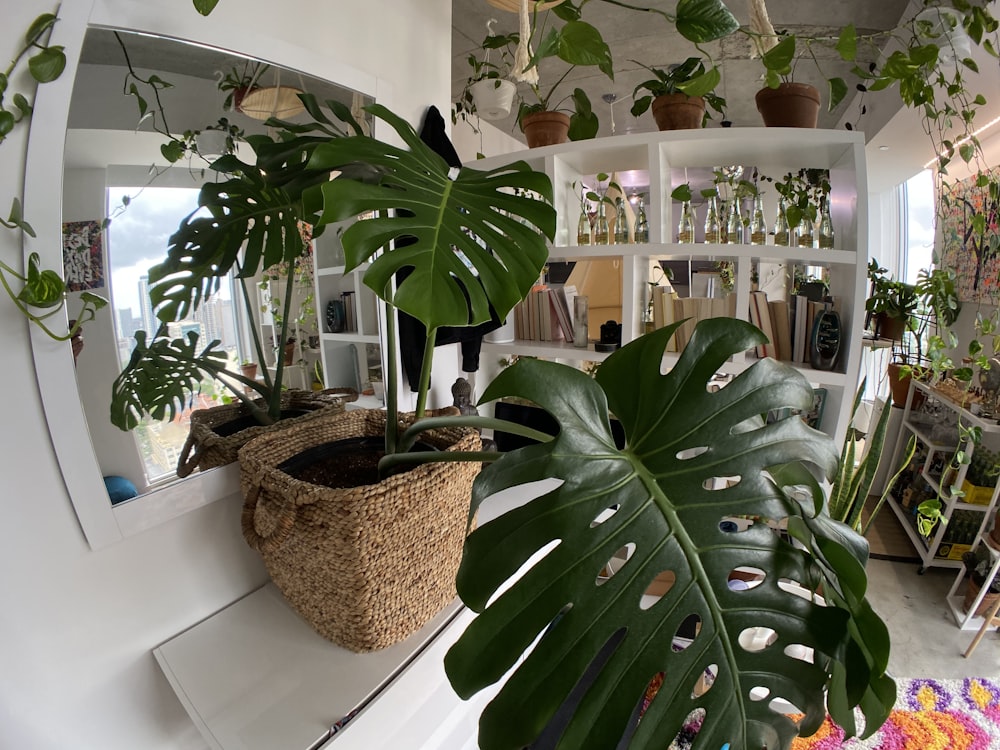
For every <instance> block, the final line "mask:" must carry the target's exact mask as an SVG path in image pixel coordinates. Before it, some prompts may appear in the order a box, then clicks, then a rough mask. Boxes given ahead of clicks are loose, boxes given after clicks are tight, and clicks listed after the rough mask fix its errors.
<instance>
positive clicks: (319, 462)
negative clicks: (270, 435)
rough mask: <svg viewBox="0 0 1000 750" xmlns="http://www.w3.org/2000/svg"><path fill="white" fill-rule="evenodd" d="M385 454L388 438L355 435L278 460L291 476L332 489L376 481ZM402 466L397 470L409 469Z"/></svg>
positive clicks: (423, 447)
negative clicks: (282, 460) (386, 439)
mask: <svg viewBox="0 0 1000 750" xmlns="http://www.w3.org/2000/svg"><path fill="white" fill-rule="evenodd" d="M414 450H415V451H432V450H435V448H434V446H432V445H428V444H426V443H417V445H416V447H415V448H414ZM384 455H385V439H384V438H383V437H382V436H377V437H353V438H345V439H344V440H335V441H333V442H330V443H323V444H322V445H316V446H313V447H312V448H307V449H306V450H304V451H302V452H301V453H297V454H296V455H294V456H292V457H291V458H289V459H288V460H287V461H284V462H282V463H280V464H278V467H277V468H278V470H279V471H283V472H284V473H286V474H288V475H289V476H290V477H293V478H295V479H298V480H299V481H302V482H309V483H310V484H318V485H321V486H323V487H330V488H332V489H340V488H348V487H364V486H366V485H369V484H377V483H378V482H379V481H380V479H381V477H379V474H378V462H379V460H381V458H382V456H384ZM407 468H410V467H408V466H401V467H400V468H399V469H398V470H397V471H406V469H407Z"/></svg>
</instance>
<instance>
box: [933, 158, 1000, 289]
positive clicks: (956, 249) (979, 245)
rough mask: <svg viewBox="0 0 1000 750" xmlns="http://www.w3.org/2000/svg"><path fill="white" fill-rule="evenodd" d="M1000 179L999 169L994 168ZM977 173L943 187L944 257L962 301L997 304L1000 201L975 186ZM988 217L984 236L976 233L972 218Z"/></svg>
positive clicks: (942, 232) (941, 211)
mask: <svg viewBox="0 0 1000 750" xmlns="http://www.w3.org/2000/svg"><path fill="white" fill-rule="evenodd" d="M990 176H991V179H993V180H997V179H1000V169H998V168H994V169H993V170H991V175H990ZM975 182H976V177H974V176H973V177H969V178H968V179H966V180H960V181H958V182H954V183H952V184H951V185H946V186H944V187H942V189H941V190H942V195H941V196H939V198H938V200H939V201H940V203H941V205H940V207H939V212H940V216H941V253H940V256H941V261H942V265H943V267H944V268H949V269H951V270H953V271H954V272H955V276H956V279H955V281H956V287H957V290H958V298H959V299H960V300H961V301H962V302H970V303H981V302H984V303H988V304H993V305H995V304H997V303H998V301H1000V242H998V240H1000V236H998V232H1000V201H997V200H991V199H990V196H989V190H988V188H984V187H976V185H975ZM976 216H982V217H983V219H984V220H985V226H986V232H985V237H981V236H977V235H978V233H977V232H975V231H974V226H973V221H974V219H975V217H976Z"/></svg>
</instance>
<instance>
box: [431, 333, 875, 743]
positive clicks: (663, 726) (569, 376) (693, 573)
mask: <svg viewBox="0 0 1000 750" xmlns="http://www.w3.org/2000/svg"><path fill="white" fill-rule="evenodd" d="M675 328H676V326H670V327H667V328H663V329H660V330H659V331H655V332H653V333H651V334H648V335H646V336H643V337H641V338H640V339H638V340H636V341H634V342H632V343H631V344H629V345H628V346H626V347H625V348H623V349H621V350H620V351H618V352H616V353H615V354H613V355H612V356H610V357H609V358H608V359H607V360H606V361H605V362H604V364H603V365H602V366H601V368H600V370H599V371H598V373H597V376H596V380H591V379H590V378H589V377H587V376H586V375H585V374H583V373H581V372H578V371H576V370H574V369H572V368H569V367H566V366H562V365H558V364H554V363H549V362H543V361H538V360H525V359H522V360H520V361H518V362H517V363H516V364H515V365H514V366H512V367H510V368H508V369H507V370H504V371H503V372H502V373H501V374H500V375H499V376H498V377H497V378H496V379H495V380H494V381H493V383H492V384H491V385H490V386H489V388H488V389H487V391H486V393H485V394H484V396H483V398H484V400H489V399H495V398H499V397H503V396H519V397H521V398H525V399H529V400H530V401H532V402H534V403H536V404H538V405H539V406H540V407H542V408H544V409H546V410H547V411H548V412H549V413H550V414H551V415H552V416H553V417H555V418H556V420H557V422H558V424H559V432H558V434H557V435H556V437H555V438H554V439H553V440H552V441H551V442H548V443H542V444H536V445H531V446H529V447H526V448H522V449H520V450H517V451H514V452H511V453H508V454H506V455H504V456H503V457H502V458H500V459H499V460H498V461H497V462H495V463H493V464H492V465H490V466H489V467H487V468H486V469H484V471H483V472H482V474H480V476H479V478H478V479H477V481H476V484H475V487H474V493H473V494H474V496H473V508H472V510H473V512H475V510H476V509H477V508H478V507H479V505H480V504H481V503H482V502H483V501H484V499H486V498H488V497H489V496H490V495H492V494H494V493H496V492H498V491H500V490H503V489H506V488H510V487H514V486H517V485H521V484H524V483H527V482H532V481H535V480H542V479H549V480H550V482H551V480H553V479H554V480H559V482H560V483H559V484H558V486H556V487H555V488H554V489H550V490H549V491H547V492H545V493H544V494H542V495H541V496H539V497H537V498H536V499H534V500H531V501H530V502H528V503H527V504H525V505H523V506H521V507H520V508H517V509H515V510H512V511H510V512H508V513H506V514H505V515H502V516H500V517H499V518H497V519H495V520H493V521H491V522H489V523H486V524H484V525H482V526H480V527H479V528H478V529H476V530H475V531H474V532H472V534H471V535H470V536H469V538H468V540H467V544H466V549H465V554H464V557H463V560H462V566H461V569H460V571H459V574H458V581H457V583H458V591H459V594H460V596H461V597H462V599H463V601H464V602H465V603H466V604H467V605H468V606H469V607H470V608H472V609H473V610H475V611H477V612H481V614H480V615H479V617H478V618H477V619H476V620H475V621H474V622H473V623H472V624H470V625H469V627H468V628H467V630H466V631H465V633H464V634H463V635H462V636H461V638H460V639H459V640H458V642H457V643H456V644H455V645H454V646H453V648H452V649H451V650H450V652H449V653H448V655H447V657H446V661H445V666H446V670H447V673H448V676H449V679H450V680H451V682H452V684H453V686H454V687H455V689H456V691H457V692H458V693H459V695H461V696H463V697H468V696H470V695H472V694H474V693H475V692H477V691H478V690H480V689H482V688H484V687H486V686H487V685H490V684H492V683H494V682H496V681H497V680H499V679H501V678H502V677H503V676H504V675H505V674H506V673H507V672H508V670H511V669H512V668H514V667H515V666H516V671H514V672H513V674H512V675H511V676H510V677H509V678H508V679H507V681H506V683H505V685H504V686H503V688H502V689H501V691H500V693H499V694H498V695H497V697H496V698H495V699H494V700H493V701H492V702H491V703H490V704H489V705H488V706H487V707H486V709H485V710H484V712H483V715H482V717H481V720H480V736H479V742H480V747H482V748H484V750H496V749H500V748H504V749H506V748H511V749H514V748H523V747H525V746H527V745H530V744H531V743H532V742H533V741H535V739H536V738H537V737H538V735H539V733H540V732H542V730H543V728H546V727H548V730H547V733H546V734H547V735H548V734H549V733H551V732H552V731H553V729H552V728H553V726H554V725H558V730H557V731H556V736H558V737H559V744H558V747H560V748H572V749H573V750H580V749H583V748H594V749H595V750H607V749H608V748H616V747H625V746H627V747H629V748H657V750H662V748H664V747H666V746H667V745H669V743H670V741H671V740H672V739H673V738H674V737H675V736H676V734H677V732H678V731H679V730H680V729H681V727H682V725H683V723H684V722H685V720H686V719H688V718H690V717H692V714H693V712H696V711H698V710H700V711H703V712H704V719H703V723H702V725H701V730H700V733H699V735H698V738H697V740H696V744H695V747H697V748H712V749H713V750H714V749H717V748H720V747H723V745H724V744H725V743H727V742H728V743H729V746H730V747H731V748H733V749H735V748H753V749H754V750H757V748H761V747H767V748H776V747H786V746H787V745H788V743H789V742H790V741H791V739H792V737H793V736H794V735H795V734H796V733H799V732H801V733H803V734H810V733H812V732H814V731H815V730H816V729H817V728H818V727H819V725H820V723H821V722H822V720H823V718H824V716H825V714H826V711H827V709H829V710H830V711H831V713H832V715H833V716H834V718H835V719H836V720H842V721H843V722H844V723H843V725H844V726H845V727H848V728H851V727H853V722H852V720H850V719H849V717H845V716H844V714H845V713H848V714H849V713H850V710H851V707H852V706H854V705H858V704H860V705H861V706H862V708H863V709H864V710H865V712H866V714H867V716H868V719H869V724H868V726H867V727H866V731H869V732H871V731H874V729H875V728H876V727H877V726H878V725H879V724H880V723H881V722H882V721H884V719H885V716H886V715H887V713H888V707H889V706H891V705H892V701H893V699H894V685H893V683H892V681H891V679H889V678H887V677H885V675H884V670H885V661H886V659H887V654H888V640H887V637H886V636H885V627H884V625H883V624H882V623H881V621H880V620H879V619H878V617H877V616H876V615H875V614H874V612H872V611H871V608H870V607H869V606H868V604H867V602H866V601H865V599H864V590H865V584H866V579H865V573H864V563H865V560H866V558H867V545H866V544H865V543H864V541H863V540H862V539H861V537H858V536H857V535H856V534H854V532H852V531H851V530H850V529H849V528H847V527H846V526H844V525H843V524H839V523H836V522H833V521H832V520H831V519H830V518H829V516H826V515H825V512H824V509H823V498H822V493H821V492H820V491H819V485H818V484H817V482H816V479H815V477H814V476H813V472H817V471H818V472H819V473H820V474H821V475H829V474H830V473H831V472H832V471H833V469H834V468H835V467H836V464H837V454H836V451H835V449H834V446H833V443H832V441H831V440H830V439H829V438H828V437H827V436H826V435H824V434H823V433H820V432H818V431H815V430H812V429H810V428H809V427H807V426H806V425H805V423H804V422H803V421H802V420H801V419H799V418H797V417H789V418H786V419H783V420H780V421H777V422H774V423H771V424H765V423H764V421H763V419H762V418H761V415H763V414H766V413H767V412H768V411H769V410H771V409H777V408H784V407H792V408H795V409H806V408H808V407H809V405H810V404H811V402H812V389H811V388H810V386H809V384H808V383H807V382H806V381H805V380H804V379H803V378H802V377H801V376H800V375H799V374H798V373H797V372H796V371H794V370H793V369H792V368H790V367H788V366H786V365H783V364H781V363H779V362H776V361H774V360H772V359H763V360H761V361H759V362H757V363H756V364H754V365H753V366H752V367H750V368H748V369H747V370H745V371H744V372H743V373H741V374H740V375H739V376H738V377H736V378H735V379H734V380H733V381H732V382H731V383H729V384H728V385H726V386H725V387H724V388H722V389H721V390H718V391H717V392H714V393H711V392H709V391H708V388H707V383H708V381H709V379H710V378H711V376H712V375H713V373H715V372H716V371H717V369H718V368H719V367H720V366H721V365H722V364H723V363H724V362H725V360H726V359H727V358H728V357H730V356H732V355H733V354H734V353H736V352H741V351H744V350H746V349H748V348H750V347H753V346H755V345H757V344H759V343H760V342H761V341H763V340H764V339H763V337H762V334H761V333H760V332H759V331H758V330H757V329H756V328H753V327H752V326H750V325H749V324H747V323H744V322H741V321H735V320H728V319H711V320H706V321H702V322H701V323H699V324H698V326H697V328H696V329H695V332H694V334H693V336H692V339H691V341H690V343H689V344H688V346H687V347H686V348H685V349H684V352H683V353H682V355H681V357H680V359H679V361H678V362H677V364H676V365H675V366H674V368H673V369H672V370H671V371H670V372H668V373H667V374H665V375H664V374H661V372H660V366H661V359H662V356H663V352H664V348H665V346H666V343H667V340H668V339H669V337H670V335H671V334H672V333H673V331H674V330H675ZM609 410H610V412H611V413H613V414H614V416H615V417H616V418H617V419H618V420H620V422H621V424H622V426H623V427H624V431H625V436H626V441H627V443H626V447H625V448H624V449H618V448H616V445H615V441H614V439H613V437H612V433H611V429H610V424H609V417H608V414H609ZM807 467H808V468H807ZM726 480H728V481H726ZM793 490H795V493H796V494H794V495H793V494H792V491H793ZM729 517H739V518H742V519H752V521H753V522H752V523H750V525H749V528H747V529H746V530H743V531H739V532H734V531H731V530H730V528H731V527H730V526H729V524H721V522H722V521H723V520H724V519H727V518H729ZM780 520H787V526H788V530H789V533H791V534H792V535H793V536H794V537H795V538H796V540H797V541H798V542H801V544H799V545H792V544H791V543H790V542H789V541H787V540H786V539H784V538H782V537H781V536H779V534H778V533H776V532H775V531H774V530H773V529H772V528H771V527H770V526H769V525H768V524H767V523H766V521H780ZM720 524H721V525H720ZM615 557H624V558H627V561H626V562H624V564H621V562H620V561H618V562H615V563H614V565H612V564H611V563H612V558H615ZM529 560H532V561H533V566H532V567H530V569H529V570H528V571H527V572H526V573H524V574H523V575H522V576H521V577H520V578H518V579H516V580H515V581H514V582H513V583H512V584H511V585H510V587H509V588H508V589H507V590H505V591H503V593H499V594H498V593H497V592H498V591H499V590H500V589H502V588H503V587H504V586H505V585H506V584H507V583H509V579H511V578H512V576H514V574H515V573H516V572H517V571H518V570H519V569H520V568H521V567H522V566H523V565H524V564H525V563H526V562H528V561H529ZM736 568H744V569H751V570H753V571H759V573H760V576H762V580H758V581H755V582H754V583H753V584H750V585H751V588H749V589H748V590H733V589H731V588H730V586H729V585H728V581H729V579H730V578H731V575H732V573H733V571H734V569H736ZM612 569H613V570H614V573H613V574H612V575H611V576H610V578H608V579H607V580H602V571H609V570H612ZM666 572H669V573H671V574H672V576H673V583H672V585H670V588H669V590H668V591H667V592H666V593H665V594H663V595H662V596H660V598H657V597H656V596H655V595H649V596H644V594H646V592H647V590H648V589H649V587H650V585H651V584H652V583H653V581H654V578H656V577H657V576H658V575H659V574H661V573H666ZM820 582H822V586H823V596H824V600H825V601H824V600H820V599H818V598H816V597H813V596H811V595H810V592H814V591H815V590H816V587H817V585H818V584H819V583H820ZM751 628H765V629H769V630H770V631H774V633H775V634H776V640H775V641H774V642H773V643H771V644H770V645H769V646H767V647H766V648H764V649H763V650H761V651H752V650H748V649H747V648H745V647H744V643H746V635H744V641H743V642H742V643H741V639H740V636H741V634H742V633H744V631H747V630H748V629H751ZM861 628H865V629H866V630H867V631H870V632H865V633H864V634H863V635H862V634H860V633H859V630H860V629H861ZM748 632H749V633H754V632H756V633H758V634H759V633H766V632H767V631H748ZM679 634H680V635H684V634H686V635H687V639H686V640H685V639H683V638H679V637H678V636H679ZM536 639H537V643H536ZM533 644H534V645H533ZM807 650H811V657H810V659H809V660H805V659H804V658H802V657H803V655H804V654H806V653H808V651H807ZM526 651H527V652H530V653H527V655H526V656H525V652H526ZM522 659H523V661H522ZM706 675H711V676H713V677H714V681H712V680H709V679H706ZM661 677H662V679H663V684H662V686H661V687H660V688H659V690H658V692H657V693H656V695H655V698H653V700H652V702H651V703H650V704H649V706H648V709H646V710H645V713H642V715H641V718H639V715H640V712H641V708H642V705H643V697H644V696H645V695H646V693H647V689H648V688H649V686H650V683H651V682H653V681H658V680H659V678H661ZM588 683H590V684H588ZM706 687H707V690H706V689H705V688H706ZM754 688H759V690H758V692H757V693H755V695H754V696H753V697H751V690H752V689H754ZM827 696H828V697H827ZM762 697H766V699H765V700H761V698H762ZM775 698H782V699H785V700H786V701H787V702H788V703H790V704H792V705H793V706H795V707H796V709H798V711H799V712H801V713H802V714H804V716H803V717H802V718H801V723H800V724H798V725H797V724H796V723H795V722H794V721H793V720H792V719H790V718H788V717H786V716H785V715H783V714H781V713H776V712H774V711H772V710H771V708H770V707H769V702H770V701H771V700H772V699H775ZM560 708H561V710H559V712H558V715H559V718H558V719H557V720H556V721H555V723H554V724H553V717H554V716H556V714H557V709H560ZM623 738H626V739H625V740H624V741H623ZM620 743H621V744H620Z"/></svg>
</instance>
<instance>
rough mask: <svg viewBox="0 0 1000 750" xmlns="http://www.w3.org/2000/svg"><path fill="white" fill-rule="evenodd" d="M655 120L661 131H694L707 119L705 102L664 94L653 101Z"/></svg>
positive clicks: (684, 95) (679, 95)
mask: <svg viewBox="0 0 1000 750" xmlns="http://www.w3.org/2000/svg"><path fill="white" fill-rule="evenodd" d="M651 109H652V111H653V119H654V120H656V127H657V128H659V129H660V130H694V129H696V128H700V127H701V124H702V122H703V121H704V118H705V100H704V99H702V98H701V97H700V96H688V95H687V94H663V95H662V96H658V97H656V98H655V99H653V106H652V108H651Z"/></svg>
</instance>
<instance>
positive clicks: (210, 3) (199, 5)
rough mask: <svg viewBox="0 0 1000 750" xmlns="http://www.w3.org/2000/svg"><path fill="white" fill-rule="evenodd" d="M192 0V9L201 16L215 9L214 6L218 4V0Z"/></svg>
mask: <svg viewBox="0 0 1000 750" xmlns="http://www.w3.org/2000/svg"><path fill="white" fill-rule="evenodd" d="M193 2H194V9H195V10H196V11H198V12H199V13H201V14H202V15H203V16H207V15H208V14H209V13H211V12H212V11H213V10H215V6H216V5H218V4H219V0H193Z"/></svg>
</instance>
